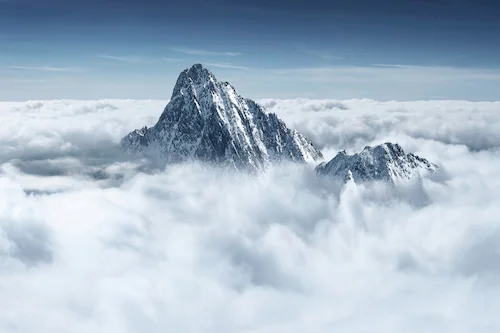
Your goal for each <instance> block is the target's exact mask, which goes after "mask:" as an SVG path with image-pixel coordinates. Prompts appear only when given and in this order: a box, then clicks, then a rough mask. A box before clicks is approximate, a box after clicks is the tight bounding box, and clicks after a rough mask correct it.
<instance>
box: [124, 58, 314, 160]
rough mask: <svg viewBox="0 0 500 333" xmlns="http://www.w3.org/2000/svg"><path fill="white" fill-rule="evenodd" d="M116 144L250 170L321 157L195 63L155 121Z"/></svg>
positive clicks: (302, 139)
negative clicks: (272, 164) (278, 163)
mask: <svg viewBox="0 0 500 333" xmlns="http://www.w3.org/2000/svg"><path fill="white" fill-rule="evenodd" d="M121 145H122V147H124V148H125V149H126V150H128V151H131V152H140V153H145V154H149V155H155V156H157V157H160V158H161V159H164V160H165V161H166V162H182V161H185V160H188V159H195V160H200V161H203V162H209V163H214V164H217V165H224V166H231V167H234V168H236V169H250V170H260V169H263V168H265V167H266V166H268V165H269V164H270V163H273V162H278V161H284V160H289V161H295V162H304V161H308V160H311V161H314V160H318V159H320V158H322V155H321V153H320V152H319V151H318V150H316V149H315V148H314V147H313V145H312V144H311V143H310V142H309V141H308V140H307V139H306V138H305V137H304V136H302V135H301V134H300V133H298V132H297V131H295V130H291V129H289V128H287V127H286V125H285V123H284V122H283V121H282V120H281V119H279V118H278V117H277V116H276V115H275V114H273V113H269V114H268V113H266V112H265V111H264V110H263V108H262V107H261V106H259V105H258V104H257V103H255V102H254V101H252V100H250V99H246V98H243V97H241V96H240V95H239V94H238V93H237V91H236V89H234V88H233V87H232V86H231V85H230V84H229V83H227V82H218V81H217V79H216V78H215V77H214V75H213V74H212V73H211V72H210V71H209V70H207V69H206V68H204V67H203V66H202V65H199V64H197V65H193V66H192V67H191V68H190V69H186V70H184V71H183V72H182V73H181V74H180V76H179V78H178V79H177V83H176V85H175V87H174V90H173V93H172V98H171V100H170V102H169V103H168V104H167V106H166V107H165V110H164V111H163V113H162V115H161V116H160V119H159V120H158V122H157V123H156V125H154V126H153V127H151V128H146V127H144V128H142V129H140V130H135V131H133V132H131V133H130V134H128V135H127V136H125V137H124V138H123V139H122V141H121Z"/></svg>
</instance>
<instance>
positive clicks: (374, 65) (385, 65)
mask: <svg viewBox="0 0 500 333" xmlns="http://www.w3.org/2000/svg"><path fill="white" fill-rule="evenodd" d="M372 66H373V67H387V68H407V69H409V68H437V67H439V66H422V65H403V64H372Z"/></svg>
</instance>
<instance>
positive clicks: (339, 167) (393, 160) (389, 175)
mask: <svg viewBox="0 0 500 333" xmlns="http://www.w3.org/2000/svg"><path fill="white" fill-rule="evenodd" d="M437 168H438V167H437V166H436V165H435V164H432V163H430V162H429V161H427V160H426V159H424V158H421V157H419V156H416V155H414V154H412V153H409V154H406V153H405V152H404V150H403V148H401V146H400V145H398V144H397V143H396V144H393V143H390V142H386V143H383V144H380V145H378V146H375V147H370V146H366V147H365V148H364V149H363V150H362V151H361V152H360V153H356V154H353V155H348V154H347V153H346V152H345V151H342V152H339V153H338V154H337V155H336V156H335V157H334V158H333V159H332V160H330V161H329V162H328V163H321V164H320V165H318V166H317V167H316V171H317V172H318V173H319V174H323V175H332V176H335V177H342V178H343V179H354V180H355V181H362V182H364V181H371V180H383V181H389V182H395V181H399V180H403V179H411V178H415V177H419V176H420V174H421V173H422V172H435V171H436V170H437Z"/></svg>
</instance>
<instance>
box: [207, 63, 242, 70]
mask: <svg viewBox="0 0 500 333" xmlns="http://www.w3.org/2000/svg"><path fill="white" fill-rule="evenodd" d="M206 65H207V66H212V67H218V68H228V69H250V67H246V66H238V65H233V64H226V63H214V62H209V63H206Z"/></svg>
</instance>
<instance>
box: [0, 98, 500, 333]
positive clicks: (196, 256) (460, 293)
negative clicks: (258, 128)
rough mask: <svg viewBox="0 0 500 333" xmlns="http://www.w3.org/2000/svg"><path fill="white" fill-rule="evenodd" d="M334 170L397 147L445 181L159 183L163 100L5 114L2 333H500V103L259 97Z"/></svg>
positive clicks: (293, 177) (300, 171)
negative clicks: (385, 145) (340, 162)
mask: <svg viewBox="0 0 500 333" xmlns="http://www.w3.org/2000/svg"><path fill="white" fill-rule="evenodd" d="M262 103H263V104H265V105H266V106H267V108H268V109H269V110H271V111H276V112H277V113H278V114H279V115H280V116H281V117H282V118H284V119H285V120H286V121H287V123H288V124H289V125H291V126H293V127H296V128H298V129H299V130H301V131H303V132H304V133H305V134H306V135H308V136H310V138H311V139H312V140H314V142H315V143H316V144H317V145H319V146H321V148H323V149H324V151H325V153H326V154H327V155H328V157H330V156H331V155H332V154H333V153H334V152H335V151H336V150H338V149H344V148H345V149H347V150H350V151H355V150H359V149H360V148H362V147H363V146H364V145H367V144H374V143H379V142H383V141H395V142H399V143H401V144H402V146H403V148H404V149H405V150H407V151H412V152H415V153H417V154H420V155H422V156H424V157H426V158H428V159H429V160H431V161H432V162H435V163H438V164H440V165H441V166H442V170H443V173H441V174H438V175H435V176H433V177H429V178H425V179H422V180H421V181H414V182H410V183H408V184H405V185H401V186H398V187H390V186H385V185H383V184H372V185H357V186H353V187H344V188H342V186H341V184H339V183H337V182H335V181H328V180H324V179H319V178H318V177H316V176H315V174H314V172H313V170H312V168H311V166H296V165H295V166H294V165H283V166H277V167H275V168H272V169H270V170H269V172H267V173H265V174H263V175H260V176H257V177H250V176H249V177H243V176H241V175H234V174H230V173H227V172H221V171H220V170H214V169H207V168H203V167H201V166H199V165H192V164H188V165H180V166H172V167H168V168H167V169H166V170H162V169H160V170H153V169H154V167H155V166H154V165H151V164H148V163H147V161H144V160H141V159H131V158H128V157H124V156H122V155H121V154H120V152H119V151H118V150H116V146H115V145H116V143H117V142H118V140H119V139H120V138H121V137H122V136H123V135H124V134H126V133H127V132H128V131H130V130H131V129H133V128H138V127H141V126H143V125H152V124H154V123H155V121H156V120H157V118H158V117H159V113H160V112H161V110H162V109H163V106H164V104H165V101H132V100H128V101H125V100H102V101H69V100H67V101H30V102H26V103H0V114H1V121H0V145H1V146H2V147H3V149H2V150H1V151H0V286H1V290H2V292H1V294H2V297H1V298H0V308H1V309H2V311H1V312H0V331H2V332H6V333H10V332H27V333H29V332H63V331H64V332H66V331H71V332H76V333H78V332H89V331H94V332H110V333H114V332H124V331H127V332H145V331H147V332H165V331H173V332H200V331H203V332H218V333H219V332H273V333H274V332H332V331H339V332H368V331H369V332H381V333H386V332H439V333H447V332H453V333H457V332H458V333H461V332H463V333H465V332H496V331H498V330H499V329H500V320H499V319H498V315H497V313H498V311H499V310H500V298H499V297H498V296H500V292H499V290H500V288H499V285H498V282H497V281H498V278H499V277H500V264H499V263H500V251H499V250H498V246H497V244H498V243H499V242H500V220H499V219H498V216H500V193H499V192H498V188H499V186H500V176H499V174H498V170H499V168H500V159H499V156H500V155H499V153H500V134H498V133H500V128H499V126H500V125H499V124H498V122H497V121H495V119H496V118H497V114H498V111H499V109H500V103H472V102H463V101H434V102H428V101H427V102H426V101H420V102H376V101H371V100H345V101H337V100H276V99H273V100H264V101H262Z"/></svg>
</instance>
